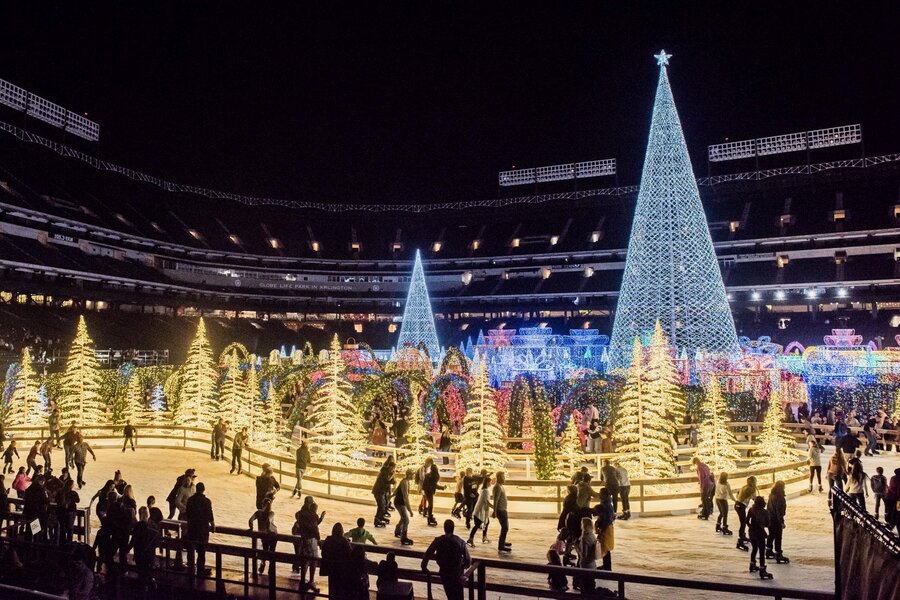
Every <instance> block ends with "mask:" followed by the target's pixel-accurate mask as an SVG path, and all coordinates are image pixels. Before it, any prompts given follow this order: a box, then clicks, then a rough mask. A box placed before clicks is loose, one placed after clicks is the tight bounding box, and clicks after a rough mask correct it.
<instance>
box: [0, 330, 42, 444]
mask: <svg viewBox="0 0 900 600" xmlns="http://www.w3.org/2000/svg"><path fill="white" fill-rule="evenodd" d="M40 403H41V398H40V395H39V394H38V381H37V376H36V374H35V372H34V369H33V368H32V367H31V352H29V351H28V348H27V347H26V348H23V349H22V362H21V363H19V367H18V370H17V371H16V374H15V387H13V389H12V394H11V395H10V398H9V406H8V408H7V411H6V414H5V416H4V419H3V424H4V425H5V426H7V427H10V426H15V425H36V424H37V423H38V421H39V420H40V411H41V408H40Z"/></svg>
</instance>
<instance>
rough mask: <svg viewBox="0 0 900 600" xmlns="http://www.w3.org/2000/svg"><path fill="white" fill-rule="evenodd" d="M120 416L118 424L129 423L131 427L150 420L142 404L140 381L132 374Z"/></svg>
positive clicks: (126, 387)
mask: <svg viewBox="0 0 900 600" xmlns="http://www.w3.org/2000/svg"><path fill="white" fill-rule="evenodd" d="M120 414H121V421H120V423H128V422H129V421H131V424H132V425H143V424H145V423H147V422H148V421H149V420H150V415H149V414H148V411H147V408H146V407H145V406H144V403H143V390H142V389H141V381H140V378H139V377H138V376H137V374H136V373H132V374H131V376H130V377H129V378H128V383H127V384H126V386H125V397H124V398H123V400H122V410H121V412H120Z"/></svg>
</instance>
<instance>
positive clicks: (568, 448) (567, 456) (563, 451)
mask: <svg viewBox="0 0 900 600" xmlns="http://www.w3.org/2000/svg"><path fill="white" fill-rule="evenodd" d="M557 456H558V460H559V469H560V471H561V472H562V474H563V475H565V476H566V477H569V476H571V475H572V474H573V473H574V472H575V471H577V470H578V469H580V468H581V463H582V462H584V446H583V445H582V443H581V437H580V436H579V435H578V424H577V423H576V422H575V419H569V424H568V425H566V429H565V431H563V435H562V439H561V440H560V442H559V453H558V455H557Z"/></svg>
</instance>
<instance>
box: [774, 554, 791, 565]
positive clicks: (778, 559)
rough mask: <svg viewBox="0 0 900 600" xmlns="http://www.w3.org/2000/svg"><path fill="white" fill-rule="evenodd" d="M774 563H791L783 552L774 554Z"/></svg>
mask: <svg viewBox="0 0 900 600" xmlns="http://www.w3.org/2000/svg"><path fill="white" fill-rule="evenodd" d="M775 563H776V564H779V565H789V564H791V559H789V558H788V557H787V556H785V555H784V554H776V555H775Z"/></svg>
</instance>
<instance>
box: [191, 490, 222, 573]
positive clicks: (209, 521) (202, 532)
mask: <svg viewBox="0 0 900 600" xmlns="http://www.w3.org/2000/svg"><path fill="white" fill-rule="evenodd" d="M205 492H206V486H205V485H203V483H198V484H197V488H196V493H195V494H194V495H193V496H191V497H190V499H189V500H188V502H187V509H186V511H185V518H186V520H187V534H186V535H185V539H186V540H187V542H188V568H189V569H190V571H191V573H193V572H194V571H193V567H194V552H195V551H196V553H197V563H196V565H197V575H198V576H200V577H206V576H208V575H209V570H208V569H206V544H208V543H209V534H210V533H215V531H216V522H215V517H214V516H213V508H212V502H210V500H209V498H207V497H206V494H205Z"/></svg>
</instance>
